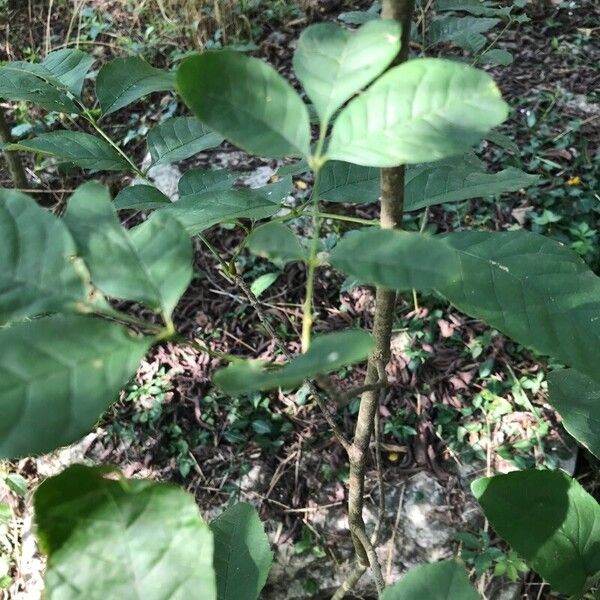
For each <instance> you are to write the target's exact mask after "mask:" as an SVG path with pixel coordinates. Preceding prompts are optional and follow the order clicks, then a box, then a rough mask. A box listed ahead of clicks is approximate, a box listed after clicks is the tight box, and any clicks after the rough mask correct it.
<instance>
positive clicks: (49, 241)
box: [0, 189, 92, 325]
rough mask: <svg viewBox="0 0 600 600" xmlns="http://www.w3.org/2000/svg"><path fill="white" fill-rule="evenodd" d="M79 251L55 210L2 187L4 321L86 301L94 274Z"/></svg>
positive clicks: (0, 292)
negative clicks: (43, 206) (90, 275)
mask: <svg viewBox="0 0 600 600" xmlns="http://www.w3.org/2000/svg"><path fill="white" fill-rule="evenodd" d="M76 253H77V250H76V247H75V243H74V241H73V239H72V237H71V235H70V233H69V231H68V230H67V228H66V227H65V225H64V224H63V223H62V222H61V221H60V220H59V219H57V218H56V217H54V216H53V215H52V213H50V212H49V211H47V210H44V209H43V208H41V207H40V206H39V205H38V204H36V202H35V201H34V200H33V199H31V198H29V197H28V196H25V195H24V194H21V193H19V192H16V191H13V190H3V189H0V257H2V269H0V325H4V324H5V323H7V322H9V321H14V320H19V319H23V318H26V317H33V316H36V315H39V314H42V313H46V312H55V311H61V310H62V311H76V310H77V309H78V307H81V306H83V305H85V304H87V303H88V301H89V300H90V299H89V296H90V295H91V294H92V290H91V288H90V285H89V274H88V272H87V269H86V267H85V266H84V265H83V264H82V263H81V261H78V260H77V259H76V258H75V255H76Z"/></svg>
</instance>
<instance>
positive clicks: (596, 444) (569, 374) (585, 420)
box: [548, 369, 600, 458]
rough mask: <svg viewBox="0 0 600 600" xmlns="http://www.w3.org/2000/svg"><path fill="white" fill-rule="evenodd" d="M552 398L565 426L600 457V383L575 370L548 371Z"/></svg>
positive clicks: (549, 394)
mask: <svg viewBox="0 0 600 600" xmlns="http://www.w3.org/2000/svg"><path fill="white" fill-rule="evenodd" d="M548 396H549V397H548V400H549V401H550V404H552V406H554V408H555V409H556V410H557V411H558V413H559V414H560V416H561V418H562V422H563V425H564V427H565V429H566V430H567V431H568V432H569V433H570V434H571V435H572V436H573V437H574V438H575V439H576V440H577V441H578V442H579V443H580V444H583V445H584V446H585V447H586V448H587V449H588V450H589V451H590V452H591V453H592V454H594V455H595V456H597V457H598V458H600V385H599V384H598V382H597V381H594V380H593V379H590V378H589V377H586V376H585V375H583V374H581V373H579V372H578V371H575V370H574V369H561V370H560V371H552V372H551V373H549V374H548Z"/></svg>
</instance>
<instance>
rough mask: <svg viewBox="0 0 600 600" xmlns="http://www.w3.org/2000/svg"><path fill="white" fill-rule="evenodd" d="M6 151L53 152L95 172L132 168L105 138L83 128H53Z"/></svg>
mask: <svg viewBox="0 0 600 600" xmlns="http://www.w3.org/2000/svg"><path fill="white" fill-rule="evenodd" d="M5 149H6V150H27V151H29V152H40V153H42V154H49V155H50V156H55V157H56V158H60V159H61V160H65V161H69V162H72V163H73V164H75V165H77V166H79V167H82V168H83V169H94V170H95V171H128V170H129V168H130V167H129V165H128V164H127V162H126V161H125V159H124V158H123V157H122V156H121V155H120V154H119V153H118V152H117V151H116V150H115V149H114V148H113V147H112V146H111V145H110V144H109V143H108V142H107V141H105V140H103V139H102V138H99V137H96V136H95V135H90V134H89V133H83V132H81V131H67V130H61V131H51V132H50V133H42V134H41V135H38V136H37V137H35V138H33V139H31V140H23V141H21V142H18V143H16V144H9V145H8V146H7V147H6V148H5Z"/></svg>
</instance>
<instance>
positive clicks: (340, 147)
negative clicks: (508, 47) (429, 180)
mask: <svg viewBox="0 0 600 600" xmlns="http://www.w3.org/2000/svg"><path fill="white" fill-rule="evenodd" d="M507 114H508V107H507V105H506V103H505V102H504V101H503V100H502V98H501V96H500V92H499V91H498V88H497V87H496V85H495V84H494V82H493V81H492V79H491V78H490V77H489V76H488V75H487V74H486V73H484V72H483V71H479V70H477V69H473V68H472V67H469V66H466V65H461V64H459V63H456V62H452V61H449V60H443V59H435V58H421V59H415V60H411V61H409V62H407V63H404V64H402V65H399V66H397V67H394V68H393V69H390V70H389V71H388V72H387V73H385V74H384V75H382V76H381V77H380V78H379V79H378V80H377V81H376V82H375V83H374V84H373V85H371V86H370V87H369V88H368V89H367V91H366V92H364V93H363V94H361V95H360V96H358V97H357V98H355V99H354V100H352V101H351V102H350V104H348V106H347V107H346V108H345V109H343V111H342V112H341V114H340V116H339V117H338V118H337V119H336V121H335V123H334V125H333V130H332V134H331V141H330V144H329V147H328V149H327V157H328V158H329V159H332V160H342V161H347V162H352V163H355V164H359V165H365V166H372V167H391V166H396V165H400V164H407V163H410V164H414V163H421V162H430V161H432V160H437V159H441V158H445V157H447V156H452V155H455V154H460V153H462V152H464V151H465V150H466V149H468V147H469V146H472V145H473V144H475V143H477V142H478V141H479V140H480V139H481V138H482V137H483V136H484V135H485V133H486V132H487V131H488V130H489V129H491V128H492V127H495V126H496V125H498V124H500V123H501V122H502V121H504V119H505V118H506V116H507Z"/></svg>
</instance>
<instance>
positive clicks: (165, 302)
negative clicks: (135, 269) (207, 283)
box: [129, 211, 194, 316]
mask: <svg viewBox="0 0 600 600" xmlns="http://www.w3.org/2000/svg"><path fill="white" fill-rule="evenodd" d="M129 238H130V240H131V244H132V246H133V249H134V250H135V253H136V254H137V256H138V257H139V260H140V263H141V264H142V267H143V269H144V272H145V274H146V277H147V278H148V281H149V282H150V283H151V285H152V286H153V287H154V289H156V291H157V293H158V297H159V304H158V305H157V308H160V309H161V310H162V311H163V312H164V313H166V314H167V315H169V316H170V315H171V314H172V313H173V310H174V309H175V306H176V305H177V302H179V299H180V298H181V296H182V295H183V293H184V292H185V290H186V289H187V287H188V285H189V284H190V281H191V280H192V276H193V268H192V262H193V259H194V251H193V247H192V243H191V240H190V238H189V236H188V234H187V233H186V231H185V229H184V227H183V225H182V224H181V223H180V222H179V221H178V220H177V219H176V218H174V217H173V216H172V215H170V214H169V213H168V212H165V211H159V212H156V213H154V214H153V215H151V216H150V218H149V219H148V220H147V221H145V222H144V223H142V224H141V225H138V226H137V227H134V228H133V229H131V230H130V231H129Z"/></svg>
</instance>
